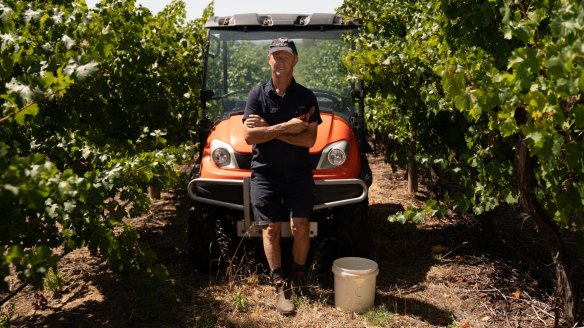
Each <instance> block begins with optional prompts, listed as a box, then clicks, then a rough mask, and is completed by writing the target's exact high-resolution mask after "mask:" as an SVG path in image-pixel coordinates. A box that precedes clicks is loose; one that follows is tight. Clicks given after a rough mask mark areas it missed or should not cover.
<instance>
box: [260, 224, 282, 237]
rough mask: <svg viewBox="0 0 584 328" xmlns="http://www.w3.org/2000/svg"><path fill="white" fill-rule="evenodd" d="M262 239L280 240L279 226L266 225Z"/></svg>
mask: <svg viewBox="0 0 584 328" xmlns="http://www.w3.org/2000/svg"><path fill="white" fill-rule="evenodd" d="M263 236H264V238H267V239H269V240H276V239H278V238H280V224H268V226H267V227H265V228H264V231H263Z"/></svg>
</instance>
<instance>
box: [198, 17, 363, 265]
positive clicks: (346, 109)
mask: <svg viewBox="0 0 584 328" xmlns="http://www.w3.org/2000/svg"><path fill="white" fill-rule="evenodd" d="M206 28H207V29H208V44H207V49H206V52H205V60H204V74H203V90H202V91H201V99H202V108H203V111H202V116H201V119H200V121H199V138H200V140H199V146H200V147H199V148H200V149H199V153H198V154H197V155H196V159H195V165H194V168H193V171H192V173H191V181H190V183H189V185H188V188H187V190H188V194H189V196H190V197H191V198H192V200H193V203H192V206H191V208H190V213H189V222H188V237H189V238H188V241H189V254H190V257H191V259H192V260H193V262H194V263H195V265H196V267H197V268H198V269H199V270H201V271H208V270H209V269H211V268H213V267H215V265H216V261H217V260H218V259H219V258H220V254H221V253H220V249H219V248H220V246H221V245H224V243H221V242H219V241H220V240H223V238H228V239H233V238H247V237H250V238H253V237H261V231H259V229H257V228H255V227H254V225H253V213H251V206H250V197H249V181H250V162H251V157H252V148H251V146H250V145H248V144H246V142H245V140H244V138H243V123H242V116H243V111H244V108H245V103H246V100H247V95H248V92H249V91H250V90H251V89H252V88H253V87H255V86H257V85H259V84H261V83H264V82H266V81H268V79H269V78H270V76H271V75H270V74H271V71H270V67H269V65H268V61H267V53H268V45H269V43H270V42H271V40H273V39H275V38H278V37H281V36H286V37H288V38H290V39H292V40H294V43H295V44H296V46H297V49H298V53H299V57H300V60H299V62H298V64H297V66H296V68H295V70H294V77H295V79H296V81H297V82H299V83H300V84H302V85H304V86H306V87H308V88H309V89H311V90H312V91H313V92H314V93H315V95H316V97H317V100H318V103H319V107H320V111H321V117H322V120H323V122H322V124H320V125H319V127H318V136H317V140H316V143H315V144H314V146H313V147H312V148H310V156H311V159H312V163H313V175H314V180H315V185H316V186H315V204H314V211H313V215H312V217H311V218H310V221H311V222H310V236H311V238H318V239H321V238H322V237H327V240H330V245H329V246H330V247H328V249H330V250H332V252H333V255H332V256H333V257H341V256H366V255H367V253H368V250H369V230H368V222H367V221H368V219H367V211H368V199H367V191H368V188H369V186H370V185H371V180H372V177H371V170H370V168H369V165H368V162H367V158H366V156H365V149H368V148H369V147H368V145H367V143H366V140H365V126H364V123H365V122H364V115H363V111H364V92H363V85H362V82H361V81H353V80H350V79H349V78H348V72H347V70H346V68H345V66H344V65H343V60H344V59H345V57H346V56H347V54H348V52H349V51H350V50H351V44H348V43H346V42H344V41H343V35H344V34H345V33H357V32H358V29H359V25H357V24H355V23H353V22H351V21H345V20H344V19H343V17H342V16H339V15H336V14H312V15H296V14H273V15H260V14H241V15H234V16H227V17H211V18H209V20H208V21H207V23H206ZM282 236H283V237H290V226H289V224H284V225H283V228H282ZM235 244H237V243H235Z"/></svg>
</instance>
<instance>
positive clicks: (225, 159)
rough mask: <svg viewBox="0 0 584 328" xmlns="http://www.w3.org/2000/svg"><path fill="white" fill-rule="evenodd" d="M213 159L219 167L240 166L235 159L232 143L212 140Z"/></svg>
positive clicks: (233, 167) (234, 167) (232, 167)
mask: <svg viewBox="0 0 584 328" xmlns="http://www.w3.org/2000/svg"><path fill="white" fill-rule="evenodd" d="M211 159H212V160H213V163H215V165H217V166H218V167H223V168H231V169H236V168H238V167H239V166H238V165H237V161H236V160H235V153H234V151H233V147H231V145H230V144H228V143H226V142H224V141H221V140H218V139H213V140H211Z"/></svg>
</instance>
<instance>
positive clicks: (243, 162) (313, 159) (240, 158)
mask: <svg viewBox="0 0 584 328" xmlns="http://www.w3.org/2000/svg"><path fill="white" fill-rule="evenodd" d="M251 156H252V155H251V154H242V153H237V152H236V153H235V160H236V161H237V165H238V166H239V168H240V169H243V170H251ZM319 160H320V153H318V154H310V164H311V165H312V169H313V170H316V166H317V165H318V161H319Z"/></svg>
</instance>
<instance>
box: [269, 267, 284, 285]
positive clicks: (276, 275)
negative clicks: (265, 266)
mask: <svg viewBox="0 0 584 328" xmlns="http://www.w3.org/2000/svg"><path fill="white" fill-rule="evenodd" d="M270 274H271V276H272V282H273V283H274V284H276V283H277V282H279V281H282V282H286V280H285V279H284V277H283V273H282V268H276V269H274V270H272V271H271V272H270Z"/></svg>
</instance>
